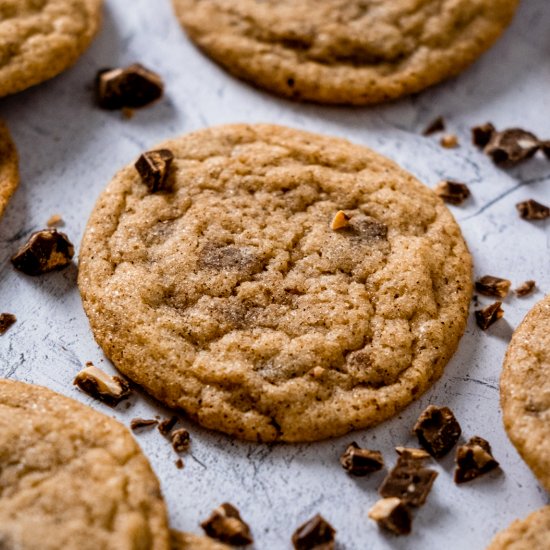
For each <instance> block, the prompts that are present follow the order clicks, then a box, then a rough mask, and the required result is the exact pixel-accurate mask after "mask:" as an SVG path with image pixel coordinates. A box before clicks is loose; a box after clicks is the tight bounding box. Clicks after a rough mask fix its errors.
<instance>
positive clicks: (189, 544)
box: [170, 531, 230, 550]
mask: <svg viewBox="0 0 550 550" xmlns="http://www.w3.org/2000/svg"><path fill="white" fill-rule="evenodd" d="M170 534H171V539H172V547H171V550H230V547H229V546H227V545H225V544H222V543H221V542H218V541H216V540H214V539H211V538H209V537H200V536H199V535H194V534H192V533H182V532H180V531H171V533H170Z"/></svg>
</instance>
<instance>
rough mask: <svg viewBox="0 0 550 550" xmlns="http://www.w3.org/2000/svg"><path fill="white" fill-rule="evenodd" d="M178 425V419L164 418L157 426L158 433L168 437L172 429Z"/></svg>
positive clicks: (172, 417) (175, 417)
mask: <svg viewBox="0 0 550 550" xmlns="http://www.w3.org/2000/svg"><path fill="white" fill-rule="evenodd" d="M177 423H178V417H177V416H171V417H170V418H165V419H164V420H161V421H160V422H159V425H158V430H159V432H160V433H161V434H162V435H164V436H168V435H170V432H171V431H172V428H173V427H174V426H175V425H176V424H177Z"/></svg>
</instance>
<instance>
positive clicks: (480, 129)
mask: <svg viewBox="0 0 550 550" xmlns="http://www.w3.org/2000/svg"><path fill="white" fill-rule="evenodd" d="M495 132H496V128H495V127H494V126H493V125H492V124H491V123H490V122H487V123H485V124H482V125H481V126H475V127H474V128H472V143H473V144H474V145H476V146H477V147H480V148H483V147H485V146H486V145H487V144H488V143H489V142H490V141H491V138H492V137H493V134H494V133H495Z"/></svg>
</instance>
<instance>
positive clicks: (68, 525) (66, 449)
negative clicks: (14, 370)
mask: <svg viewBox="0 0 550 550" xmlns="http://www.w3.org/2000/svg"><path fill="white" fill-rule="evenodd" d="M0 548H2V549H6V550H15V549H17V550H35V549H37V548H40V549H41V550H57V549H59V548H64V549H67V550H97V549H98V548H113V549H114V548H116V549H121V550H122V549H125V550H130V549H132V550H149V549H151V550H168V549H169V548H170V542H169V529H168V524H167V514H166V509H165V505H164V502H163V500H162V496H161V494H160V488H159V484H158V481H157V479H156V477H155V475H154V474H153V472H152V470H151V467H150V466H149V463H148V462H147V460H146V458H145V457H144V456H143V454H142V453H141V450H140V449H139V447H138V445H137V444H136V443H135V441H134V439H133V437H132V436H131V435H130V433H129V432H128V431H127V430H126V428H124V426H122V425H121V424H119V423H118V422H116V421H115V420H113V419H112V418H109V417H107V416H104V415H103V414H100V413H98V412H96V411H94V410H92V409H90V408H89V407H86V406H84V405H82V404H80V403H77V402H76V401H73V400H72V399H69V398H67V397H63V396H62V395H59V394H57V393H54V392H52V391H50V390H48V389H46V388H43V387H40V386H32V385H29V384H24V383H22V382H15V381H10V380H0Z"/></svg>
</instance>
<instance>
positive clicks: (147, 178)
mask: <svg viewBox="0 0 550 550" xmlns="http://www.w3.org/2000/svg"><path fill="white" fill-rule="evenodd" d="M173 160H174V155H173V153H172V151H169V150H168V149H158V150H157V151H147V152H146V153H143V155H141V156H140V157H139V159H138V160H137V162H136V164H135V167H136V170H137V171H138V173H139V175H140V176H141V180H142V181H143V183H144V184H145V185H147V187H148V188H149V190H150V191H151V192H152V193H155V192H156V191H160V190H162V189H164V188H165V183H166V180H167V179H168V174H169V173H170V166H172V161H173Z"/></svg>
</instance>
